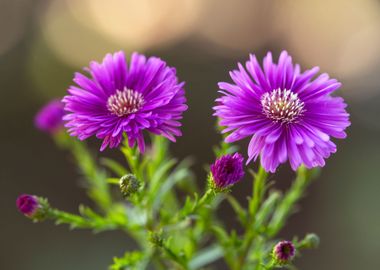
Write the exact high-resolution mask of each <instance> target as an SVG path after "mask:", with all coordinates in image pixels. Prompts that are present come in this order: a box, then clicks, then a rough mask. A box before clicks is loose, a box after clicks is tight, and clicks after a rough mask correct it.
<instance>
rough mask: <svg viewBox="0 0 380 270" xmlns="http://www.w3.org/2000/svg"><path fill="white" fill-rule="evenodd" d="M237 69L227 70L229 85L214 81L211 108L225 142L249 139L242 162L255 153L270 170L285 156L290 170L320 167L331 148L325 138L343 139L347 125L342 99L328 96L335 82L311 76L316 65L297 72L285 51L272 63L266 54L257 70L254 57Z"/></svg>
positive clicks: (337, 84) (347, 118)
mask: <svg viewBox="0 0 380 270" xmlns="http://www.w3.org/2000/svg"><path fill="white" fill-rule="evenodd" d="M238 68H239V69H238V70H234V71H232V72H230V75H231V78H232V80H233V81H234V84H230V83H225V82H221V83H219V87H220V89H221V91H220V93H221V94H222V97H219V98H218V99H217V100H216V102H217V105H216V106H215V107H214V109H215V113H214V115H216V116H218V117H219V118H220V119H221V121H220V125H221V126H225V127H226V128H225V129H224V130H223V132H224V133H225V132H231V133H230V134H229V136H227V137H226V142H228V143H231V142H235V141H238V140H241V139H243V138H246V137H248V136H249V137H251V140H250V143H249V146H248V157H249V158H248V160H247V163H249V162H250V161H251V160H252V159H254V160H256V159H257V157H258V156H260V157H261V164H262V166H263V167H264V168H265V170H267V171H270V172H275V170H276V168H277V167H278V166H279V164H281V163H285V162H286V161H287V160H289V163H290V165H291V167H292V169H293V170H296V169H297V168H298V167H299V166H300V165H301V164H304V165H305V166H306V167H307V168H312V167H316V166H324V164H325V161H324V159H326V158H328V157H329V156H330V154H331V153H334V152H335V151H336V146H335V144H334V143H333V142H332V141H331V140H330V137H335V138H345V137H346V133H345V132H344V130H345V129H346V127H348V126H349V125H350V121H349V114H348V113H347V112H346V110H345V107H346V104H345V103H344V101H343V99H342V98H340V97H333V96H331V95H330V94H331V93H332V92H334V91H335V90H337V89H338V88H339V87H340V86H341V83H339V82H338V81H337V80H335V79H330V78H329V76H328V75H327V74H325V73H324V74H321V75H319V76H318V77H317V78H315V79H314V80H313V79H312V78H313V77H314V76H315V75H316V74H317V72H318V71H319V68H318V67H314V68H312V69H310V70H307V71H305V72H303V73H301V70H300V66H299V65H298V64H296V65H293V63H292V58H291V57H290V56H289V55H288V53H287V52H286V51H283V52H282V53H281V55H280V58H279V61H278V63H277V64H276V63H273V61H272V54H271V53H270V52H269V53H268V54H267V56H266V57H265V58H264V61H263V69H262V68H261V67H260V65H259V63H258V61H257V59H256V57H255V56H254V55H251V56H250V59H249V61H247V63H246V69H245V68H244V67H243V66H242V65H241V64H240V63H239V65H238ZM247 71H248V72H247Z"/></svg>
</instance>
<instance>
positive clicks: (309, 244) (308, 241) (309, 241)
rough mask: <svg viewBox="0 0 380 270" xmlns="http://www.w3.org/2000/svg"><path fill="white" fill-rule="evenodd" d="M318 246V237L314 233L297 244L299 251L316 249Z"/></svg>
mask: <svg viewBox="0 0 380 270" xmlns="http://www.w3.org/2000/svg"><path fill="white" fill-rule="evenodd" d="M318 246H319V237H318V235H316V234H314V233H309V234H307V235H306V236H305V238H304V239H303V240H302V241H301V242H300V243H299V247H298V248H300V249H302V248H317V247H318Z"/></svg>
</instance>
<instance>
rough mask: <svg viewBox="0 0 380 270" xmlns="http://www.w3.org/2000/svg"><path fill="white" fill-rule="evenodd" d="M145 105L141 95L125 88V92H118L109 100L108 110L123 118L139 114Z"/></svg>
mask: <svg viewBox="0 0 380 270" xmlns="http://www.w3.org/2000/svg"><path fill="white" fill-rule="evenodd" d="M143 104H144V98H143V96H142V94H141V93H139V92H137V91H134V90H131V89H127V88H124V90H123V91H120V90H116V93H115V94H113V95H111V96H110V97H109V98H108V100H107V109H108V110H109V111H110V112H111V113H113V114H115V115H117V116H119V117H121V116H125V115H128V114H131V113H135V112H137V111H138V110H139V109H140V108H141V106H142V105H143Z"/></svg>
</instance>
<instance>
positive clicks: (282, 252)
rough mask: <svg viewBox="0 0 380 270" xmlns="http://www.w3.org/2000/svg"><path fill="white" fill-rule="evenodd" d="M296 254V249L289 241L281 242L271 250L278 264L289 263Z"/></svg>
mask: <svg viewBox="0 0 380 270" xmlns="http://www.w3.org/2000/svg"><path fill="white" fill-rule="evenodd" d="M295 254H296V248H295V247H294V245H293V243H292V242H290V241H281V242H279V243H277V245H275V247H274V248H273V258H274V259H275V261H276V262H277V263H278V264H280V265H281V264H286V263H288V262H290V261H291V260H292V259H293V258H294V255H295Z"/></svg>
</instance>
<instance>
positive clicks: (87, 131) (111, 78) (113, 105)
mask: <svg viewBox="0 0 380 270" xmlns="http://www.w3.org/2000/svg"><path fill="white" fill-rule="evenodd" d="M85 70H86V71H87V72H88V73H89V74H90V75H91V78H88V77H86V76H84V75H82V74H81V73H76V74H75V77H74V82H75V83H76V84H77V86H71V87H70V88H69V90H68V92H69V95H67V96H65V97H64V99H63V102H64V103H65V110H67V111H68V112H69V113H68V114H67V115H66V116H65V117H64V120H66V121H67V123H66V127H67V128H68V131H69V133H70V134H71V135H73V136H77V137H78V138H79V139H80V140H84V139H87V138H88V137H90V136H93V135H95V136H96V137H97V138H99V139H103V144H102V146H101V148H100V150H101V151H102V150H104V149H105V148H106V147H107V146H109V147H110V148H114V147H117V146H118V145H119V144H120V142H121V140H122V138H123V134H124V133H125V134H126V135H127V137H128V143H129V146H130V147H133V146H134V145H135V143H136V142H137V145H138V147H139V149H140V151H141V152H144V149H145V142H144V137H143V131H144V130H147V131H149V132H152V133H154V134H159V135H162V136H165V137H166V138H168V139H169V140H171V141H175V136H181V131H180V130H179V127H180V126H181V123H180V122H179V120H180V119H181V118H182V113H183V112H184V111H185V110H186V109H187V106H186V104H185V102H186V98H185V96H184V95H185V91H184V89H183V86H184V83H183V82H181V83H179V82H178V79H177V77H176V71H175V69H174V68H171V67H168V66H167V65H166V63H165V62H164V61H162V60H161V59H159V58H156V57H150V58H148V59H146V58H145V56H143V55H140V54H137V53H134V54H132V57H131V61H130V64H129V67H128V66H127V63H126V60H125V56H124V53H123V52H117V53H115V54H113V55H112V54H107V55H106V56H105V58H104V60H103V62H102V63H101V64H99V63H97V62H91V63H90V67H89V68H86V69H85Z"/></svg>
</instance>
